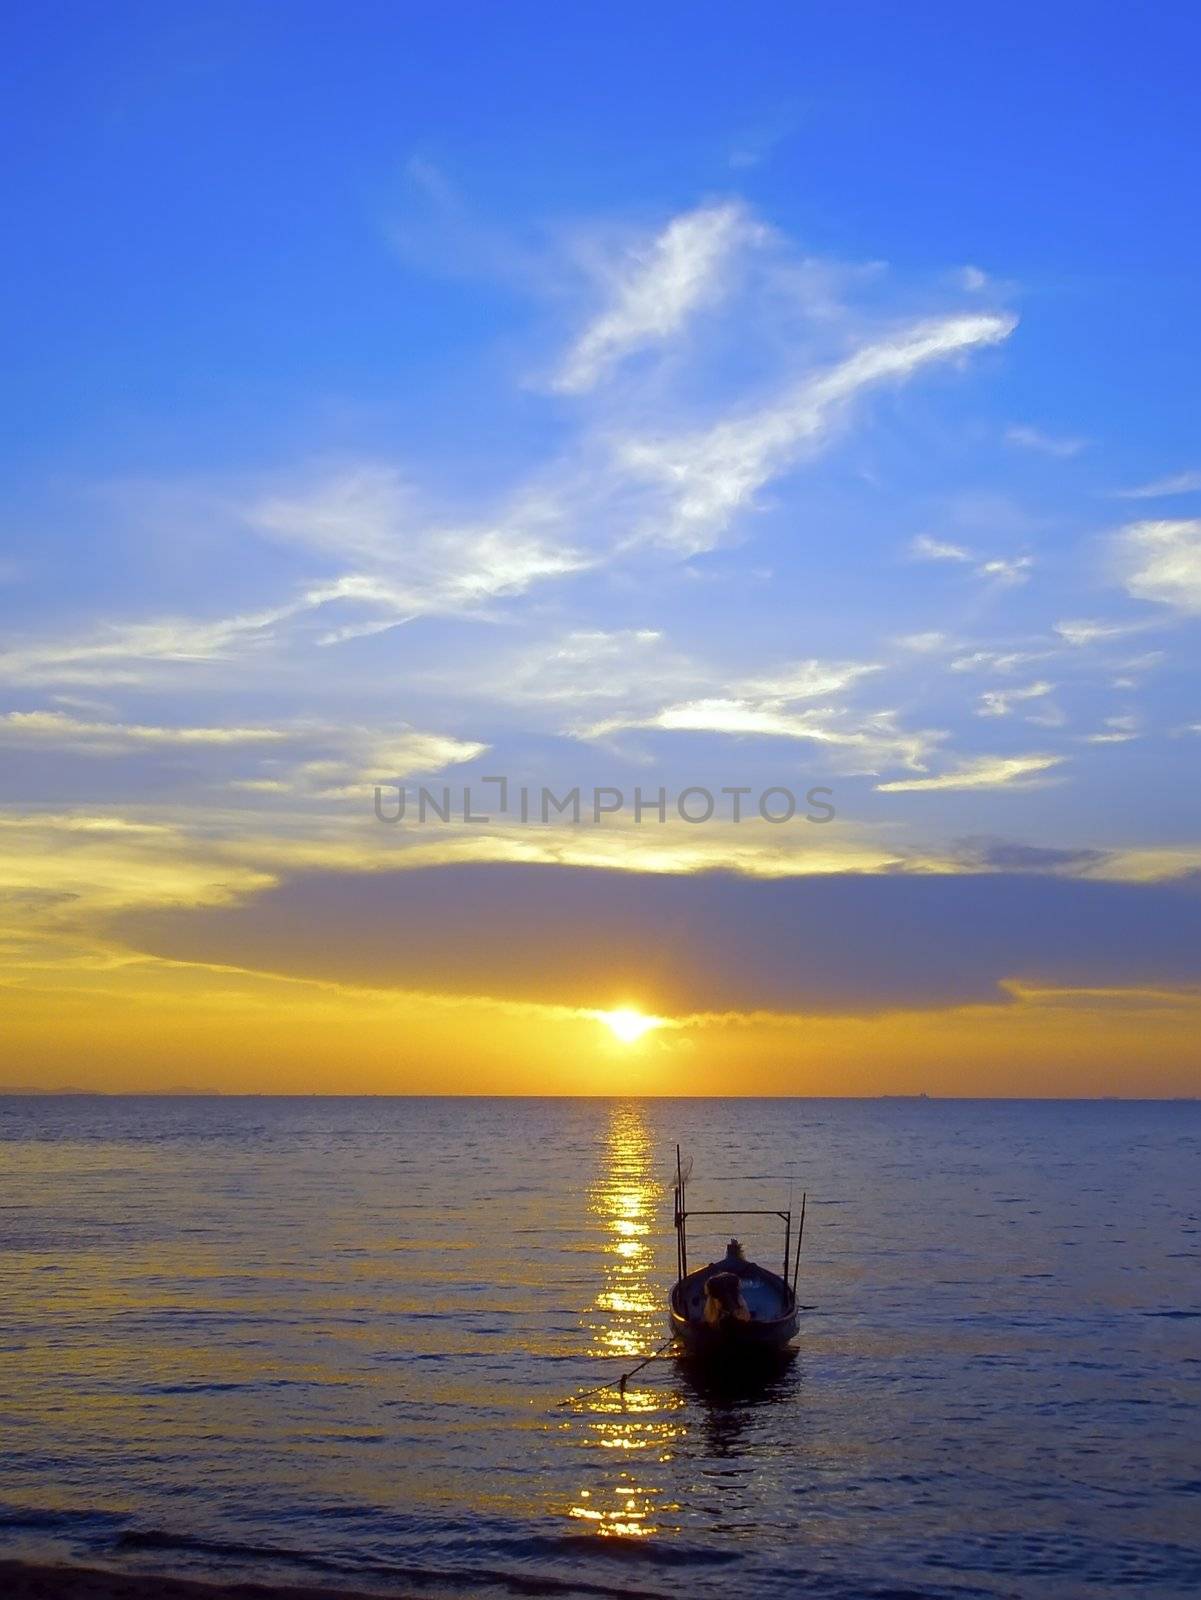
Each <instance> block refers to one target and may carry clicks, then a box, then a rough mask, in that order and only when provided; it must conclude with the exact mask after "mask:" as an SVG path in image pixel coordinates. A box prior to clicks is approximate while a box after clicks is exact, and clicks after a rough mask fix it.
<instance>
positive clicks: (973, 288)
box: [959, 262, 989, 294]
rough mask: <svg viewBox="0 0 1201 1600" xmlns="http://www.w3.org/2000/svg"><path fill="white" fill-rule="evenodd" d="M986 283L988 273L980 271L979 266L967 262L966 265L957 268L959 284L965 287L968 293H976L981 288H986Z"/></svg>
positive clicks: (987, 282) (987, 281) (987, 283)
mask: <svg viewBox="0 0 1201 1600" xmlns="http://www.w3.org/2000/svg"><path fill="white" fill-rule="evenodd" d="M988 285H989V277H988V273H987V272H984V271H982V269H981V268H980V267H973V266H972V265H971V263H970V262H969V263H968V265H967V266H966V267H961V268H960V269H959V286H960V288H961V289H966V290H967V291H968V292H969V294H978V293H979V292H980V290H981V289H987V288H988Z"/></svg>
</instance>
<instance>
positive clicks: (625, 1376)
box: [556, 1333, 676, 1409]
mask: <svg viewBox="0 0 1201 1600" xmlns="http://www.w3.org/2000/svg"><path fill="white" fill-rule="evenodd" d="M675 1339H676V1336H675V1334H674V1333H669V1334H668V1336H667V1338H666V1339H664V1341H663V1343H662V1344H661V1345H660V1346H659V1348H658V1349H657V1350H652V1351H651V1353H650V1355H649V1356H645V1357H643V1359H642V1360H641V1361H640V1362H639V1363H638V1365H637V1366H636V1367H631V1368H630V1370H629V1371H628V1372H623V1373H622V1374H621V1376H620V1377H619V1378H611V1379H610V1380H609V1382H608V1383H598V1384H597V1386H596V1388H595V1389H585V1390H584V1392H583V1394H573V1395H569V1396H568V1397H567V1399H566V1400H559V1401H557V1402H556V1409H557V1408H558V1407H559V1406H574V1405H578V1404H579V1402H580V1401H581V1400H587V1399H589V1398H590V1396H592V1395H594V1394H603V1393H604V1392H605V1390H606V1389H620V1390H621V1393H622V1394H623V1395H624V1394H625V1392H626V1384H627V1383H628V1382H629V1381H630V1379H631V1378H632V1377H633V1376H634V1374H635V1373H636V1372H641V1371H642V1369H643V1367H649V1366H650V1364H651V1362H652V1361H654V1360H655V1358H656V1357H657V1356H661V1355H662V1354H663V1352H664V1351H665V1350H666V1349H667V1347H668V1345H669V1344H674V1343H675Z"/></svg>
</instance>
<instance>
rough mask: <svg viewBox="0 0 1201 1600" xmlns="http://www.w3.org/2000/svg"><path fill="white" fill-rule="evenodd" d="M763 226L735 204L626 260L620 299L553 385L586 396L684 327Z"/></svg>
mask: <svg viewBox="0 0 1201 1600" xmlns="http://www.w3.org/2000/svg"><path fill="white" fill-rule="evenodd" d="M763 232H764V230H763V229H762V228H761V227H760V226H759V225H758V224H757V223H755V222H754V221H753V220H752V219H751V218H750V216H749V215H748V213H747V211H746V210H745V208H744V207H743V206H741V205H738V204H735V203H729V204H726V205H714V206H703V207H701V208H700V209H699V210H697V211H690V212H687V213H685V214H684V215H682V216H679V217H675V218H674V219H673V220H672V221H671V222H670V223H669V224H668V225H667V227H666V228H665V229H664V230H663V231H662V233H660V234H659V235H658V236H657V237H656V238H655V239H654V240H652V241H651V242H650V243H649V244H648V245H646V246H644V247H642V248H641V249H638V250H635V251H632V252H631V253H630V256H629V258H628V259H627V260H626V261H625V262H623V263H622V266H621V268H620V269H619V270H618V272H617V273H616V274H615V277H614V282H613V284H612V291H611V292H612V304H611V305H610V306H609V308H608V309H607V310H606V311H604V312H602V313H601V315H600V316H599V317H598V318H597V319H596V321H595V322H593V323H591V324H590V326H589V327H587V328H586V329H585V330H584V332H583V333H582V334H581V335H580V338H579V339H578V340H577V342H576V344H575V346H574V348H573V349H572V350H571V352H570V353H569V355H568V357H567V359H566V361H565V362H564V364H563V367H562V369H561V370H560V372H559V373H558V375H557V377H556V378H555V379H554V382H553V385H552V386H553V387H554V388H556V389H558V390H560V391H561V392H562V393H565V394H581V393H583V392H584V391H585V390H587V389H591V388H593V387H594V386H595V385H596V384H597V383H598V382H600V380H601V379H602V378H604V377H606V376H607V375H608V374H609V373H610V372H611V371H612V369H613V368H614V367H615V366H617V365H618V363H619V362H620V361H622V360H623V358H624V357H625V356H627V355H629V354H631V353H632V352H633V351H635V350H639V349H642V348H643V347H645V346H646V345H649V344H654V343H656V342H658V341H661V340H664V339H668V338H670V337H671V336H672V335H673V334H675V333H678V332H679V331H680V329H681V328H682V327H683V326H684V324H685V322H686V321H687V320H688V318H689V317H690V316H691V315H692V314H693V312H695V311H697V310H698V309H700V308H701V307H702V306H704V305H706V304H708V303H710V302H711V301H713V300H715V299H717V298H718V297H719V296H720V293H721V291H722V288H723V286H724V274H725V270H726V268H727V267H728V265H729V262H730V259H731V257H732V256H733V254H734V253H735V251H737V250H738V249H740V248H742V247H743V246H745V245H747V244H750V243H753V242H754V241H756V240H757V239H759V238H761V237H762V236H763Z"/></svg>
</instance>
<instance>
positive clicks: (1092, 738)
mask: <svg viewBox="0 0 1201 1600" xmlns="http://www.w3.org/2000/svg"><path fill="white" fill-rule="evenodd" d="M1137 738H1138V718H1137V717H1134V716H1129V715H1126V716H1119V717H1106V718H1105V724H1104V727H1103V728H1102V730H1101V731H1100V732H1099V733H1086V734H1085V735H1084V742H1085V744H1126V743H1127V742H1128V741H1129V740H1131V739H1137Z"/></svg>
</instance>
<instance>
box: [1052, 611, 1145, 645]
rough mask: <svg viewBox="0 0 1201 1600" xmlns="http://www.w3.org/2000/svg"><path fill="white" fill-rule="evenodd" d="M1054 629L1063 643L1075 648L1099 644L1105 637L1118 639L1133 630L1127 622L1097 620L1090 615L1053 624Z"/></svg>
mask: <svg viewBox="0 0 1201 1600" xmlns="http://www.w3.org/2000/svg"><path fill="white" fill-rule="evenodd" d="M1054 630H1055V632H1056V633H1057V634H1058V635H1059V637H1060V638H1061V639H1062V640H1063V641H1064V643H1065V644H1070V645H1072V646H1073V647H1074V648H1076V649H1080V648H1082V647H1083V646H1085V645H1090V644H1100V643H1102V642H1103V641H1104V640H1106V639H1120V638H1122V637H1123V635H1125V634H1128V633H1132V632H1134V629H1133V628H1132V627H1131V625H1130V624H1129V623H1125V622H1098V621H1096V620H1095V619H1094V618H1090V617H1076V618H1072V619H1071V620H1066V621H1064V622H1057V623H1055V624H1054Z"/></svg>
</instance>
